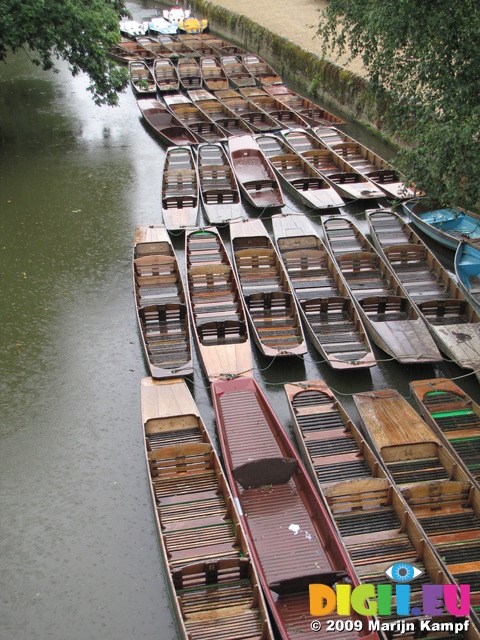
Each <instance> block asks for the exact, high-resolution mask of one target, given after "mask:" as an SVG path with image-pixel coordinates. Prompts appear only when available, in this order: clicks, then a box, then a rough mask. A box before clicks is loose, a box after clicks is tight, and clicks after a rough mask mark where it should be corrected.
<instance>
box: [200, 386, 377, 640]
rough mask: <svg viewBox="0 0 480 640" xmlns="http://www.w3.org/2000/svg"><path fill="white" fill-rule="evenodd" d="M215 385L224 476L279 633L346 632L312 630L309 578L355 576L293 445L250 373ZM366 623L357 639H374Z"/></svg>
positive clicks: (334, 580)
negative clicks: (245, 376) (235, 504)
mask: <svg viewBox="0 0 480 640" xmlns="http://www.w3.org/2000/svg"><path fill="white" fill-rule="evenodd" d="M211 389H212V396H213V403H214V409H215V415H216V418H217V427H218V432H219V437H220V443H221V448H222V453H223V459H224V462H225V467H226V471H227V477H228V479H229V482H230V486H231V489H232V494H233V496H234V499H236V501H238V504H239V505H240V508H241V510H240V511H239V512H240V513H241V515H240V518H241V520H242V523H243V524H244V526H245V531H246V535H247V539H248V541H249V543H250V550H251V554H252V559H253V561H254V563H255V566H256V567H257V570H258V574H259V578H260V582H261V584H262V587H263V589H264V593H265V597H266V599H267V602H268V604H269V605H270V610H271V612H272V615H273V617H274V619H275V621H276V623H277V627H278V630H279V635H280V637H281V638H282V640H290V639H292V640H293V638H303V639H309V640H310V639H311V640H313V639H318V638H327V637H332V638H334V639H337V638H341V637H343V634H342V633H341V632H338V631H337V632H335V631H334V632H333V633H332V632H327V631H326V625H323V628H322V629H321V631H318V630H313V629H312V628H311V616H310V605H309V586H308V585H309V583H313V582H318V583H323V584H327V585H334V584H345V583H348V584H354V585H356V584H357V577H356V575H355V572H354V570H353V568H352V566H351V563H350V561H349V559H348V556H347V554H346V552H345V549H344V548H343V546H342V544H341V542H340V540H339V538H338V537H337V535H336V531H335V529H334V527H333V525H332V523H331V521H330V518H329V516H328V513H327V511H326V509H325V506H324V504H323V502H322V501H321V499H320V497H319V496H318V493H317V492H316V490H315V487H314V486H313V484H312V482H311V480H310V479H309V478H308V475H307V473H306V471H305V469H304V467H303V464H302V462H301V460H300V457H299V455H298V453H297V452H296V449H295V448H294V446H293V444H292V443H291V441H290V439H289V437H288V436H287V434H286V432H285V431H284V429H283V427H282V425H281V424H280V422H279V421H278V419H277V417H276V416H275V414H274V413H273V411H272V409H271V407H270V406H269V404H268V402H267V400H266V398H265V396H264V395H263V393H262V392H261V390H260V388H259V386H258V384H257V383H256V382H255V380H254V379H253V378H237V379H236V380H228V381H223V380H219V381H215V382H213V383H212V387H211ZM332 618H333V619H335V618H336V614H332ZM362 622H363V624H362V627H363V630H361V631H356V630H353V631H352V632H350V633H349V635H350V637H351V638H352V640H354V639H355V638H359V637H368V636H369V635H370V637H372V636H373V637H375V634H372V633H369V630H368V621H367V620H366V619H365V618H363V619H362ZM352 626H353V625H352Z"/></svg>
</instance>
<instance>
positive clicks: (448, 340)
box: [367, 211, 480, 375]
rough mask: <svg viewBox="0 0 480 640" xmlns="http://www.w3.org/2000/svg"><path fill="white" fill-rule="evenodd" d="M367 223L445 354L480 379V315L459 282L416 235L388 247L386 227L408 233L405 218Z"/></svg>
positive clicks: (390, 216)
mask: <svg viewBox="0 0 480 640" xmlns="http://www.w3.org/2000/svg"><path fill="white" fill-rule="evenodd" d="M367 218H368V222H369V226H370V233H371V235H372V238H373V241H374V242H375V244H376V246H377V248H378V249H379V251H380V254H381V255H382V257H383V258H384V259H385V261H386V262H387V264H388V265H389V266H390V268H391V269H392V271H393V273H394V274H395V276H396V277H397V279H398V280H399V282H400V283H401V285H402V286H403V288H404V289H405V291H406V293H407V295H408V297H409V298H410V300H411V301H412V302H413V304H414V305H415V306H416V308H417V309H418V311H419V312H420V315H421V316H422V317H423V319H424V320H425V322H426V324H427V326H428V328H429V330H430V333H431V334H432V336H433V337H434V339H435V342H436V343H437V345H438V347H439V348H440V350H441V351H443V353H445V355H446V356H447V357H448V358H450V360H453V361H454V362H455V363H456V364H457V365H458V366H459V367H465V368H467V369H473V370H474V371H475V372H477V371H478V372H479V373H478V374H477V375H480V315H479V314H478V313H477V311H476V310H475V309H474V307H473V306H472V305H471V304H470V302H469V301H468V300H467V299H466V298H465V296H464V295H463V293H462V292H461V290H460V289H459V287H458V285H457V283H456V281H455V280H454V278H453V277H452V276H451V275H450V274H449V273H448V271H447V270H446V269H445V268H444V267H443V266H442V264H441V262H440V261H439V260H438V259H437V258H436V257H435V255H434V254H433V252H432V251H430V249H429V248H428V247H427V245H426V244H425V243H424V242H423V240H421V239H420V238H419V236H417V234H416V233H415V232H414V231H413V230H410V232H409V239H408V241H406V242H403V243H401V244H395V245H392V246H385V245H386V241H385V231H384V229H385V227H388V228H390V229H391V228H393V227H395V226H396V231H395V232H394V233H395V235H398V234H399V233H400V232H401V231H402V230H405V229H408V227H407V225H406V224H405V222H404V221H403V220H402V218H400V216H398V215H396V214H394V213H388V212H384V211H377V212H372V213H370V214H369V215H368V216H367ZM377 229H378V231H379V234H380V236H379V237H378V239H377ZM387 242H388V241H387Z"/></svg>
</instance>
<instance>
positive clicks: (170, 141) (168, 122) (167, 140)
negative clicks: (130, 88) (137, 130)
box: [137, 99, 199, 146]
mask: <svg viewBox="0 0 480 640" xmlns="http://www.w3.org/2000/svg"><path fill="white" fill-rule="evenodd" d="M137 104H138V108H139V109H140V112H141V114H142V116H143V118H144V120H145V123H146V124H147V125H148V127H149V129H151V131H152V132H153V133H154V134H155V135H156V136H158V138H160V140H161V141H162V142H163V144H165V145H167V146H168V145H182V144H198V143H199V140H198V138H197V137H196V136H195V135H194V134H193V132H192V131H190V129H187V127H185V126H184V125H183V124H182V123H181V122H180V120H179V119H178V118H177V117H176V116H174V115H173V113H172V112H171V111H169V110H168V109H166V108H165V107H164V106H163V105H161V104H160V102H159V101H158V100H153V99H152V100H147V99H143V100H137Z"/></svg>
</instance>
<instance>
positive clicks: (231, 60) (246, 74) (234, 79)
mask: <svg viewBox="0 0 480 640" xmlns="http://www.w3.org/2000/svg"><path fill="white" fill-rule="evenodd" d="M220 64H221V65H222V69H223V70H224V71H225V75H226V76H227V78H228V80H229V82H230V83H231V84H232V87H235V88H236V89H239V88H240V87H254V86H255V84H256V83H255V78H254V77H253V76H252V74H251V73H250V71H249V70H248V69H247V67H246V66H245V65H244V64H243V62H242V59H241V57H239V56H235V55H225V56H221V58H220Z"/></svg>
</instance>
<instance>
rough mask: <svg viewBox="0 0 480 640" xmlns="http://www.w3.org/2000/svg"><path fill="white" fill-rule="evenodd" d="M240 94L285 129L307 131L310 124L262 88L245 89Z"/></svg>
mask: <svg viewBox="0 0 480 640" xmlns="http://www.w3.org/2000/svg"><path fill="white" fill-rule="evenodd" d="M240 93H241V94H242V95H243V96H245V98H247V99H248V100H250V101H251V102H253V104H256V105H257V107H259V108H260V109H262V110H263V111H266V112H267V113H268V114H269V115H270V116H271V117H272V118H273V119H274V120H276V121H277V122H278V123H279V124H280V125H281V127H282V128H284V129H305V128H307V127H308V126H309V125H308V122H307V121H306V120H305V119H304V118H303V117H302V116H301V115H300V114H299V113H297V112H296V111H293V109H290V107H288V106H287V105H286V104H283V102H280V100H278V99H277V98H275V97H274V96H271V95H270V94H269V93H267V91H265V89H262V88H260V87H245V88H243V89H240Z"/></svg>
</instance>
